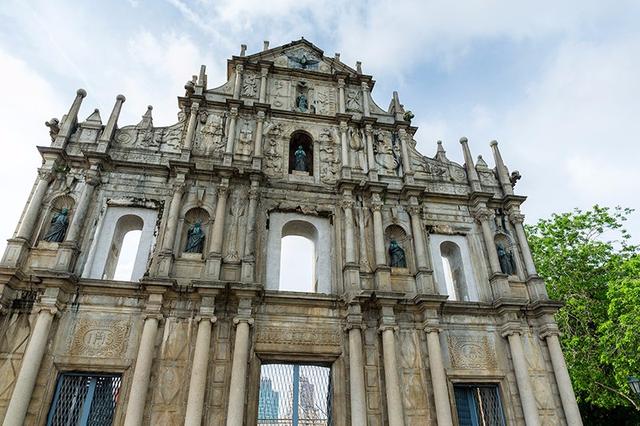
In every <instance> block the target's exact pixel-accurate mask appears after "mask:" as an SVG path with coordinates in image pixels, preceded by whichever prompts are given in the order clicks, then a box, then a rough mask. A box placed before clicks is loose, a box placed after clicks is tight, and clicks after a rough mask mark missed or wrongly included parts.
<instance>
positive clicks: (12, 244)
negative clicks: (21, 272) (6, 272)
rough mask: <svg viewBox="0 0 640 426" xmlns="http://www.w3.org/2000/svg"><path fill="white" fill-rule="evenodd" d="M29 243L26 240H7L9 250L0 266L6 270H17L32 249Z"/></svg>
mask: <svg viewBox="0 0 640 426" xmlns="http://www.w3.org/2000/svg"><path fill="white" fill-rule="evenodd" d="M30 248H31V247H30V245H29V242H28V241H27V240H25V239H24V238H11V239H9V240H7V248H6V249H5V250H4V256H3V257H2V262H1V263H0V265H2V266H4V267H6V268H17V267H18V266H20V264H21V263H22V262H23V261H24V258H25V257H26V255H27V253H28V252H29V249H30Z"/></svg>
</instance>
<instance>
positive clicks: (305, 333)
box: [256, 326, 342, 346]
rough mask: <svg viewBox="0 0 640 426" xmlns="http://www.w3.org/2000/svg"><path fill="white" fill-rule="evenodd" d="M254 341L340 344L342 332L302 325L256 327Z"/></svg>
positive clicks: (308, 344)
mask: <svg viewBox="0 0 640 426" xmlns="http://www.w3.org/2000/svg"><path fill="white" fill-rule="evenodd" d="M256 331H257V332H256V341H257V342H259V343H278V344H289V345H303V346H310V345H321V346H340V345H341V344H342V332H341V331H340V330H339V329H338V328H335V329H330V328H319V327H318V328H307V327H305V328H302V327H299V328H298V327H272V326H266V327H258V328H257V330H256Z"/></svg>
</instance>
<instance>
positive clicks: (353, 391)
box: [346, 304, 367, 426]
mask: <svg viewBox="0 0 640 426" xmlns="http://www.w3.org/2000/svg"><path fill="white" fill-rule="evenodd" d="M363 328H364V326H363V323H362V313H361V309H360V305H357V304H351V305H349V314H348V316H347V326H346V330H347V333H348V334H349V383H350V386H351V388H350V389H349V390H350V392H349V396H350V402H351V423H350V424H351V425H352V426H366V424H367V403H366V392H365V386H364V360H363V356H362V329H363Z"/></svg>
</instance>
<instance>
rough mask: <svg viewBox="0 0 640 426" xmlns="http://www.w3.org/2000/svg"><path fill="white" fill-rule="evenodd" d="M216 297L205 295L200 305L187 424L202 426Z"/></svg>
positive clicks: (189, 425)
mask: <svg viewBox="0 0 640 426" xmlns="http://www.w3.org/2000/svg"><path fill="white" fill-rule="evenodd" d="M214 300H215V299H214V298H213V297H204V298H203V301H202V306H201V307H200V315H199V316H198V317H197V318H196V320H197V321H198V334H197V336H196V347H195V350H194V354H193V363H192V364H191V380H190V381H189V396H188V397H187V410H186V415H185V419H184V425H185V426H200V425H201V424H202V412H203V409H204V395H205V392H206V385H207V371H208V367H209V352H210V347H211V328H212V324H214V323H215V322H216V317H215V316H214V315H213V312H214V303H213V302H214Z"/></svg>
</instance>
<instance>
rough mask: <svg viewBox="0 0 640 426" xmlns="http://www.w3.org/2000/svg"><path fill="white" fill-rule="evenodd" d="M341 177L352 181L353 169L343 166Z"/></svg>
mask: <svg viewBox="0 0 640 426" xmlns="http://www.w3.org/2000/svg"><path fill="white" fill-rule="evenodd" d="M341 177H342V179H351V167H348V166H342V173H341Z"/></svg>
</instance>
